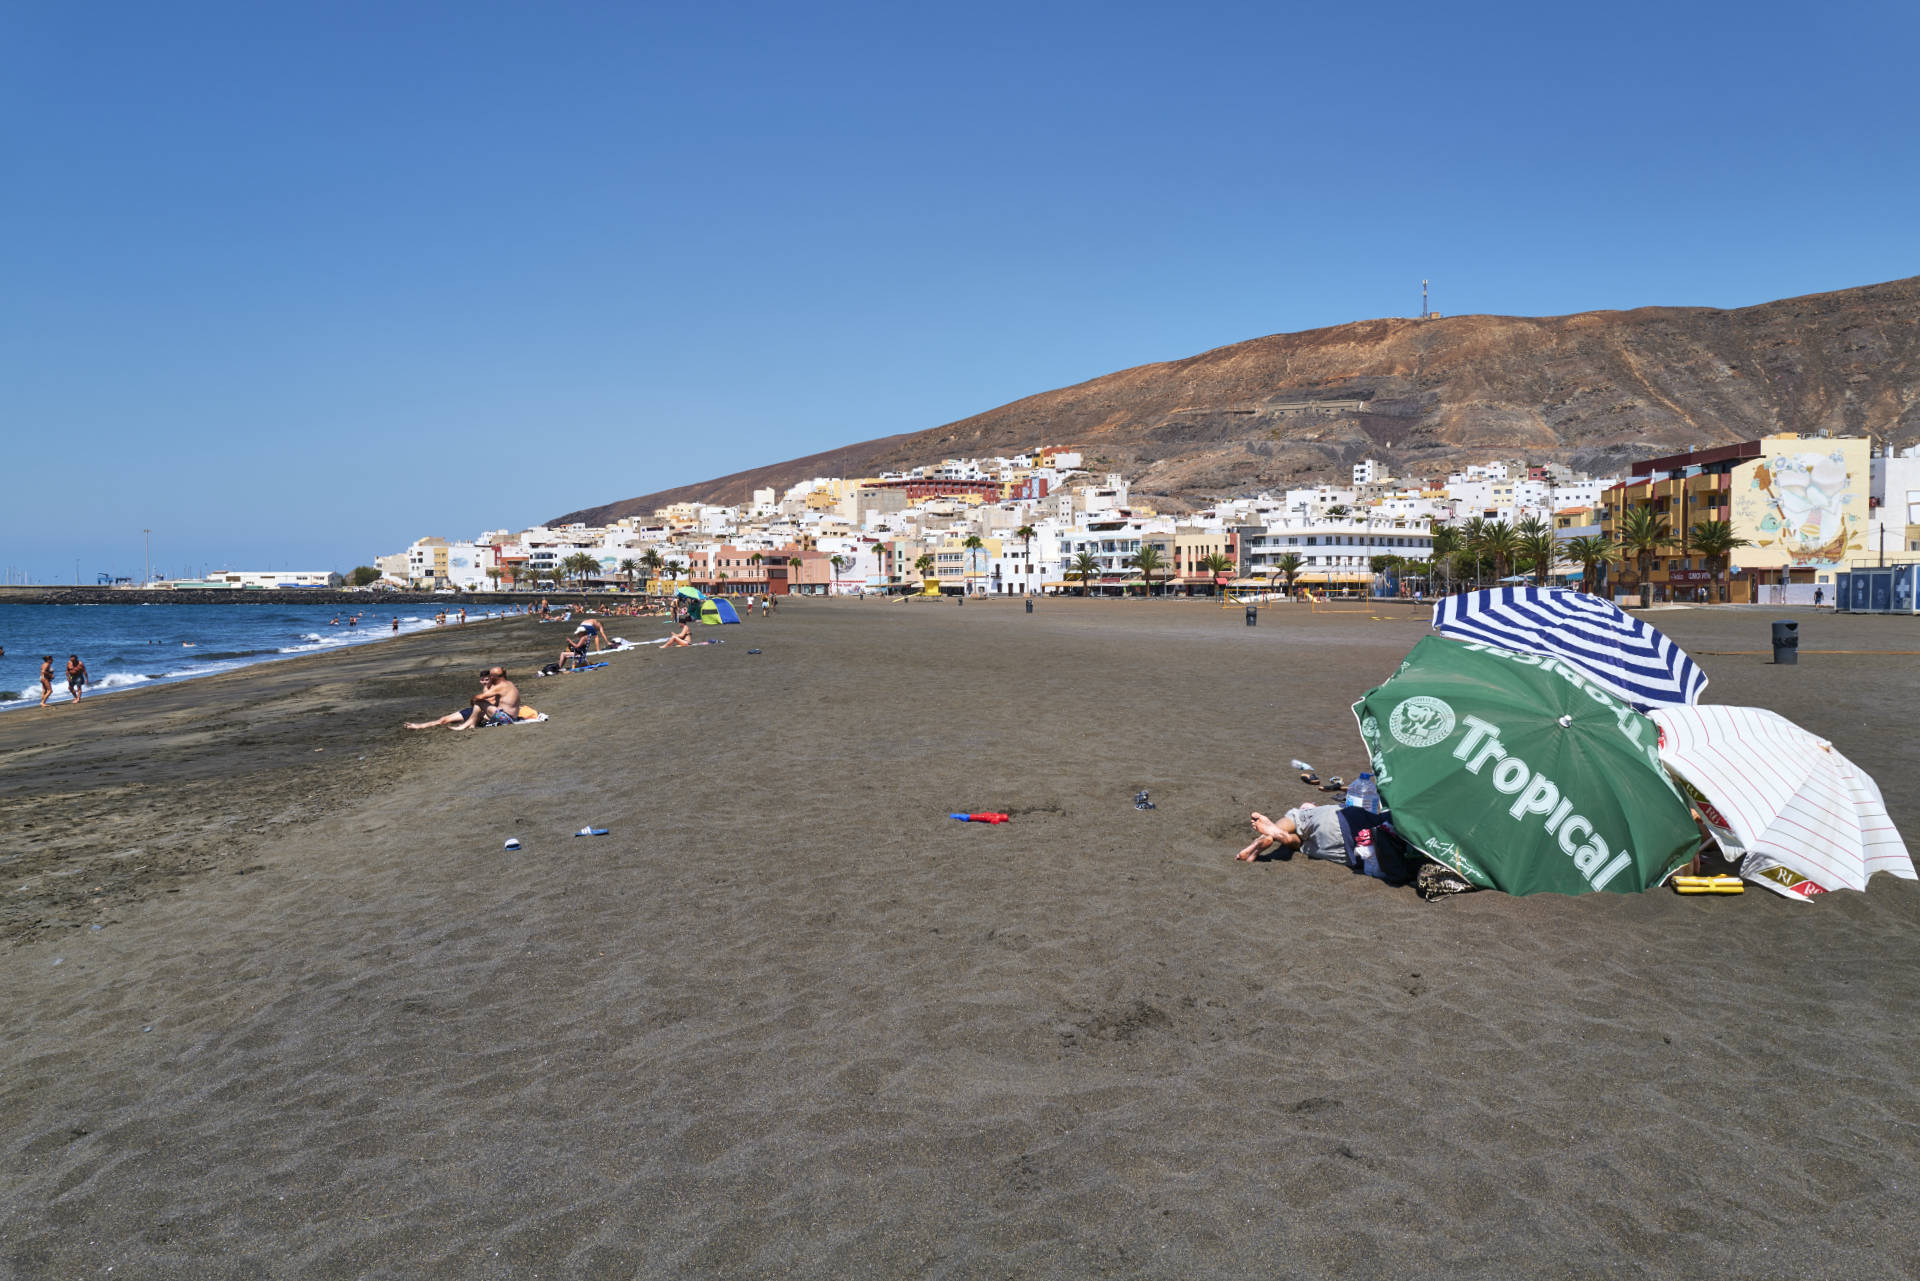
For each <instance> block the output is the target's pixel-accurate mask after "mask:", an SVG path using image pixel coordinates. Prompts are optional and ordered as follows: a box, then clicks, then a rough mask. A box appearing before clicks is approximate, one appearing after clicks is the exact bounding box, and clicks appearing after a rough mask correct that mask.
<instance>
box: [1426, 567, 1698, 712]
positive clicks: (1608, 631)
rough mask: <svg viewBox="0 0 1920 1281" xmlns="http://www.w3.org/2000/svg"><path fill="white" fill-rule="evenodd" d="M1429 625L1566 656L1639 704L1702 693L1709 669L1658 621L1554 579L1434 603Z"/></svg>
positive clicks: (1675, 701)
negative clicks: (1548, 583) (1556, 583)
mask: <svg viewBox="0 0 1920 1281" xmlns="http://www.w3.org/2000/svg"><path fill="white" fill-rule="evenodd" d="M1433 629H1434V630H1435V631H1437V632H1440V633H1442V634H1443V635H1447V636H1452V637H1455V638H1456V639H1459V640H1464V641H1479V642H1481V643H1483V644H1487V645H1497V646H1499V647H1500V648H1501V649H1509V650H1514V651H1517V652H1519V653H1522V654H1539V655H1542V656H1545V657H1550V658H1557V659H1559V660H1561V661H1562V662H1565V663H1571V664H1572V665H1573V666H1574V667H1575V668H1577V669H1578V670H1579V671H1580V673H1581V674H1582V675H1584V676H1586V677H1587V678H1589V679H1590V680H1593V681H1595V682H1598V683H1599V685H1600V687H1601V688H1602V689H1604V690H1606V691H1607V692H1608V693H1609V694H1612V695H1613V696H1614V697H1615V698H1618V699H1621V700H1622V701H1624V702H1627V703H1630V704H1632V705H1633V706H1634V707H1637V708H1639V709H1640V710H1641V711H1646V710H1647V709H1648V708H1652V707H1674V706H1685V705H1689V704H1692V703H1696V702H1698V701H1699V700H1700V691H1701V690H1703V689H1705V688H1706V687H1707V674H1706V673H1705V672H1703V671H1701V670H1700V668H1699V666H1698V665H1697V664H1695V663H1694V661H1693V659H1691V658H1689V657H1688V656H1687V652H1686V651H1685V650H1683V649H1681V648H1680V647H1679V646H1678V645H1676V644H1674V643H1673V642H1672V641H1670V640H1668V639H1667V638H1666V636H1665V635H1663V634H1662V633H1661V632H1660V631H1659V630H1658V629H1657V628H1654V627H1651V626H1649V625H1648V624H1646V623H1643V622H1641V621H1640V620H1639V619H1637V618H1635V617H1633V615H1631V614H1629V613H1627V612H1626V611H1625V610H1623V609H1621V608H1620V607H1619V606H1617V605H1615V604H1613V603H1612V602H1611V601H1605V600H1601V599H1600V598H1599V597H1598V596H1589V595H1587V594H1586V593H1584V592H1570V591H1566V590H1564V589H1562V588H1558V587H1497V588H1490V589H1487V590H1484V591H1477V592H1462V593H1460V594H1459V595H1457V596H1447V597H1444V598H1442V599H1441V600H1439V601H1437V602H1435V603H1434V606H1433Z"/></svg>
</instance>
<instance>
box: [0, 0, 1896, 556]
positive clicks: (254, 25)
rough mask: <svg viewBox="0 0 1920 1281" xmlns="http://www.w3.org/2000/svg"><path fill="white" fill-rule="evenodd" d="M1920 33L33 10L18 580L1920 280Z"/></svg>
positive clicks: (2, 526)
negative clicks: (902, 436)
mask: <svg viewBox="0 0 1920 1281" xmlns="http://www.w3.org/2000/svg"><path fill="white" fill-rule="evenodd" d="M1296 9H1297V10H1298V11H1294V10H1296ZM1915 14H1916V10H1915V9H1914V8H1913V7H1912V6H1910V5H1894V4H1884V5H1860V4H1845V3H1842V4H1836V5H1827V6H1807V5H1796V6H1791V7H1789V6H1769V5H1765V4H1759V5H1755V4H1743V5H1738V6H1736V5H1687V4H1671V3H1668V4H1659V5H1653V4H1616V5H1611V6H1605V7H1600V6H1592V7H1586V8H1580V9H1575V8H1571V7H1564V6H1543V5H1524V6H1523V5H1486V4H1481V5H1473V4H1466V5H1459V4H1456V5H1449V6H1440V5H1433V4H1430V3H1423V4H1417V5H1396V4H1385V5H1373V6H1284V5H1274V4H1271V3H1260V4H1217V5H1203V6H1197V7H1196V6H1186V5H1179V6H1176V5H1171V4H1168V5H1129V4H1125V3H1109V4H1101V5H1093V4H1085V5H1062V4H1045V3H1040V4H1031V3H1023V4H1018V5H1013V4H1007V5H1000V4H972V5H968V6H959V7H952V6H949V7H946V8H945V9H939V10H936V9H935V8H934V7H931V6H903V5H897V4H889V5H878V4H876V5H850V4H832V3H824V4H821V5H815V6H799V5H789V4H726V3H705V4H653V5H635V4H629V5H604V6H580V5H566V4H550V5H538V6H536V5H525V4H513V5H508V4H486V3H461V4H452V3H447V4H405V3H365V4H355V3H328V4H302V3H294V2H292V0H285V2H280V3H273V4H265V5H262V4H256V3H247V4H239V3H235V4H224V5H223V4H197V3H193V2H192V0H183V2H182V3H178V4H166V5H156V4H150V3H138V4H121V5H116V4H104V3H103V4H90V5H39V6H28V5H16V6H12V7H11V8H10V9H9V10H8V11H7V12H6V14H5V16H4V17H3V18H0V112H3V113H4V119H5V121H6V124H5V125H4V126H0V173H3V174H4V176H5V182H6V187H7V196H6V198H5V199H4V200H0V245H4V246H5V249H4V253H5V260H4V261H5V275H4V280H5V285H4V288H0V423H4V436H5V440H6V443H7V446H8V448H7V449H6V451H5V452H6V458H7V460H8V462H7V477H6V478H7V481H8V486H7V494H8V497H7V503H6V505H5V509H4V514H3V515H0V560H3V561H4V562H5V564H6V566H7V567H8V568H9V570H10V572H12V573H13V574H15V575H16V576H17V575H18V574H20V573H21V572H27V573H30V574H32V575H33V576H34V577H35V579H36V580H47V579H54V580H70V579H71V578H72V577H73V574H74V572H75V563H76V561H77V562H78V568H79V572H80V574H81V576H82V577H83V578H84V579H86V580H87V581H91V579H92V577H93V575H94V574H95V573H96V572H99V571H102V570H106V571H112V572H119V573H127V572H133V573H138V572H139V570H140V567H141V546H142V544H141V532H140V531H141V530H142V529H143V528H150V529H152V530H153V531H154V532H153V558H154V561H155V564H156V566H157V567H160V568H164V569H167V570H169V571H182V570H187V569H192V570H194V571H196V572H197V571H198V570H199V569H201V568H202V567H204V566H211V567H214V568H218V567H220V566H222V565H228V566H232V567H234V568H256V567H279V566H282V565H285V566H289V567H295V568H305V567H331V568H342V569H344V568H347V567H350V566H351V565H353V564H356V563H361V562H364V561H366V560H368V559H369V558H370V557H372V556H373V555H375V554H377V553H381V552H387V551H394V550H398V549H399V548H401V547H403V546H404V545H405V544H406V543H408V542H409V541H411V540H412V539H413V538H415V537H418V536H420V535H423V534H440V535H445V536H465V535H471V534H473V533H476V532H478V531H480V530H482V529H487V528H499V527H507V526H514V527H518V526H522V525H525V524H529V523H532V522H534V521H536V520H539V519H541V518H544V517H548V516H553V515H556V514H558V513H560V512H563V511H567V510H571V509H573V508H576V507H580V506H586V505H589V504H592V503H597V502H604V501H608V500H612V499H618V498H624V497H629V496H632V495H635V494H640V493H645V492H648V491H651V490H654V489H658V488H663V487H666V486H669V485H675V484H681V483H686V482H690V481H697V480H701V479H705V478H707V477H710V476H714V475H718V474H722V473H725V472H728V471H733V470H737V469H739V468H741V467H746V466H751V465H756V464H760V463H765V462H773V461H777V460H779V459H783V458H790V457H795V456H798V455H802V454H806V453H811V452H814V451H817V450H820V449H826V448H831V447H833V446H836V445H842V444H847V443H851V442H854V441H858V440H865V439H869V438H871V437H875V436H881V435H888V434H891V433H894V432H900V431H911V430H918V429H921V428H925V427H931V426H935V425H937V424H939V423H942V422H946V421H950V420H952V419H955V418H960V417H964V416H966V415H968V414H972V413H976V412H979V411H981V410H984V409H988V408H991V407H993V406H995V405H998V404H1002V403H1004V402H1006V401H1009V400H1013V399H1016V398H1018V397H1020V396H1023V395H1027V394H1030V393H1032V392H1036V391H1042V390H1045V389H1047V388H1051V387H1056V386H1060V385H1063V384H1067V383H1072V382H1077V381H1080V380H1082V379H1086V378H1090V377H1095V376H1097V375H1099V374H1102V373H1106V372H1109V371H1111V370H1114V369H1119V368H1124V367H1126V366H1129V365H1134V364H1139V363H1142V362H1145V361H1152V360H1163V359H1171V358H1175V357H1179V356H1183V355H1188V354H1191V353H1193V352H1196V351H1200V350H1204V349H1206V348H1209V347H1213V346H1218V345H1220V344H1223V343H1230V342H1236V341H1239V340H1241V339H1245V338H1251V337H1254V336H1257V335H1260V334H1266V333H1274V332H1280V331H1285V330H1294V329H1304V328H1311V327H1315V326H1319V325H1329V324H1337V323H1341V322H1343V321H1348V320H1356V319H1362V318H1366V317H1371V316H1378V315H1405V314H1411V313H1415V312H1417V311H1418V307H1419V292H1418V291H1419V282H1420V280H1421V278H1422V277H1430V278H1431V279H1432V280H1433V288H1434V305H1435V307H1436V309H1438V310H1442V311H1445V312H1448V313H1463V312H1499V313H1508V314H1558V313H1564V312H1570V311H1580V310H1585V309H1588V308H1598V307H1632V306H1640V305H1646V304H1703V305H1713V306H1729V307H1731V306H1741V305H1746V304H1750V303H1756V302H1763V301H1766V300H1768V299H1771V298H1777V297H1785V296H1789V295H1793V294H1798V293H1808V292H1813V291H1818V290H1826V289H1838V288H1845V287H1848V286H1852V285H1860V284H1867V283H1871V282H1874V281H1879V280H1887V279H1893V278H1896V277H1901V276H1906V275H1911V274H1914V273H1916V272H1920V240H1916V236H1915V229H1916V227H1917V226H1920V130H1916V128H1915V121H1916V118H1917V117H1916V112H1915V109H1914V106H1913V102H1912V99H1911V81H1912V74H1913V73H1912V68H1911V65H1910V55H1911V51H1912V49H1913V48H1914V47H1915V45H1916V37H1920V18H1916V16H1915Z"/></svg>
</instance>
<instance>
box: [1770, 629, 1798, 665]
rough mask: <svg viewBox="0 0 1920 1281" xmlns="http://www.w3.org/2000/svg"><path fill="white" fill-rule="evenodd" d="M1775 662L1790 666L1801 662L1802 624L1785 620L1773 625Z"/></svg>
mask: <svg viewBox="0 0 1920 1281" xmlns="http://www.w3.org/2000/svg"><path fill="white" fill-rule="evenodd" d="M1773 661H1774V662H1776V663H1785V664H1787V665H1789V666H1793V665H1796V664H1798V663H1799V662H1800V624H1799V623H1796V622H1793V621H1792V620H1790V619H1783V620H1782V621H1780V622H1777V623H1775V624H1774V625H1773Z"/></svg>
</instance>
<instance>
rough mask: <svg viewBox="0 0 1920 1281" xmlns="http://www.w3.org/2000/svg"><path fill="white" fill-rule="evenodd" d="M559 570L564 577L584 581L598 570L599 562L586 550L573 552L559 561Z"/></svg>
mask: <svg viewBox="0 0 1920 1281" xmlns="http://www.w3.org/2000/svg"><path fill="white" fill-rule="evenodd" d="M560 570H561V573H562V574H563V575H564V576H565V577H567V578H576V579H579V580H581V581H582V582H584V581H586V580H587V579H589V578H591V577H593V575H595V574H597V573H599V572H600V562H599V560H598V559H596V558H595V557H593V556H590V555H588V554H587V553H586V552H575V553H574V554H573V555H571V556H569V557H567V558H566V559H565V560H563V561H561V562H560Z"/></svg>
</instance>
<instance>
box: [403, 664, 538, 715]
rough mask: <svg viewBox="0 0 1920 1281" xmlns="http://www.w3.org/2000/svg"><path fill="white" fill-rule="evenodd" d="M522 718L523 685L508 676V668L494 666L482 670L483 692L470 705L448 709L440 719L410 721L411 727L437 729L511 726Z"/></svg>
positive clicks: (468, 701) (475, 696) (481, 687)
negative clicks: (446, 727)
mask: <svg viewBox="0 0 1920 1281" xmlns="http://www.w3.org/2000/svg"><path fill="white" fill-rule="evenodd" d="M519 719H520V688H519V686H517V685H515V684H514V683H513V682H512V681H510V680H508V679H507V673H506V669H505V668H501V667H490V668H488V669H487V670H486V671H484V672H482V673H480V692H479V693H478V694H475V695H474V696H473V697H472V698H470V699H468V700H467V706H465V707H463V708H461V709H460V710H459V711H457V712H448V713H447V714H446V715H445V716H442V717H441V718H440V719H439V720H437V721H409V722H407V728H408V729H437V728H438V727H440V726H442V725H448V726H451V727H453V728H454V729H456V730H461V729H472V728H473V727H474V726H476V725H511V724H513V723H514V722H515V721H517V720H519Z"/></svg>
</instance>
